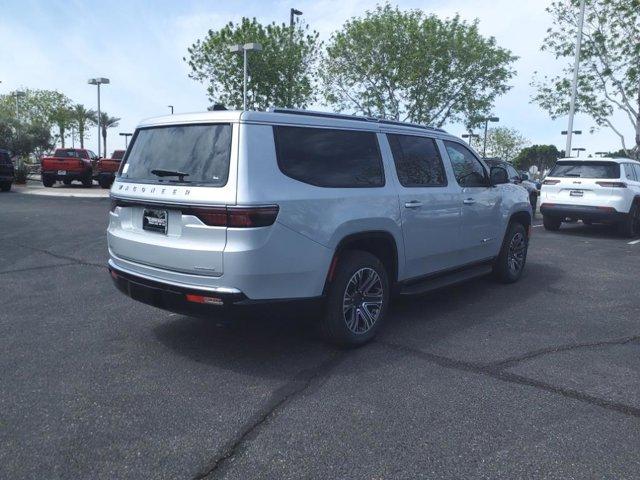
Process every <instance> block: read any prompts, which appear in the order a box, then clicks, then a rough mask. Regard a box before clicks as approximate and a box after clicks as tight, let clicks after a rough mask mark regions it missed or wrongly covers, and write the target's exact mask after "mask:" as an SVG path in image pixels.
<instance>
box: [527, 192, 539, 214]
mask: <svg viewBox="0 0 640 480" xmlns="http://www.w3.org/2000/svg"><path fill="white" fill-rule="evenodd" d="M529 203H530V204H531V216H532V217H534V218H535V216H536V206H537V205H538V195H537V194H535V193H532V194H531V195H529Z"/></svg>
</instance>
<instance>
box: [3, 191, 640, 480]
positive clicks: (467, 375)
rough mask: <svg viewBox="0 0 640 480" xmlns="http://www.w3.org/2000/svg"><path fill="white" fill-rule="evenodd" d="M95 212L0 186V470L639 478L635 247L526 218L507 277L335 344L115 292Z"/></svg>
mask: <svg viewBox="0 0 640 480" xmlns="http://www.w3.org/2000/svg"><path fill="white" fill-rule="evenodd" d="M108 208H109V203H108V200H107V199H88V198H54V197H46V196H39V195H24V194H20V193H16V192H11V193H8V194H2V195H0V285H1V287H2V288H1V289H0V305H2V307H1V309H0V478H3V479H5V478H6V479H12V480H13V479H23V478H25V479H26V478H63V479H84V478H91V479H113V478H118V479H143V478H144V479H147V478H149V479H151V478H154V479H160V478H162V479H167V478H207V479H209V478H228V479H249V478H276V479H289V478H290V479H298V478H317V479H331V478H348V479H383V478H385V479H387V478H389V479H405V478H406V479H413V478H429V479H440V478H447V479H453V478H492V479H496V478H504V479H515V478H518V479H519V478H523V479H524V478H526V479H535V478H557V479H572V478H575V479H583V478H617V479H622V478H640V316H639V312H640V295H638V284H639V282H638V278H640V277H639V273H640V243H635V244H630V243H629V240H625V239H622V238H619V237H617V236H616V235H615V233H613V232H611V231H610V230H609V229H607V228H606V227H598V226H594V227H586V226H583V225H581V224H576V225H570V226H567V227H563V229H562V230H561V231H560V232H558V233H549V232H545V231H544V229H543V228H540V227H538V226H536V227H535V228H534V229H533V238H532V241H531V246H530V250H529V259H528V265H527V270H526V272H525V277H524V278H523V279H522V281H521V282H519V283H517V284H515V285H509V286H503V285H498V284H495V283H493V282H492V281H491V280H490V279H478V280H475V281H472V282H470V283H467V284H464V285H462V286H458V287H456V288H451V289H448V290H444V291H440V292H437V293H434V294H431V295H429V296H423V297H419V298H415V299H411V300H404V301H402V302H400V303H399V304H397V305H396V306H395V308H394V310H393V315H392V321H391V322H389V323H388V324H387V326H386V328H385V329H384V331H383V332H382V335H381V336H380V337H379V338H378V340H377V341H375V342H374V343H372V344H370V345H368V346H366V347H363V348H360V349H357V350H348V351H345V350H338V349H335V348H332V347H330V346H327V345H325V344H324V343H322V342H321V341H319V339H318V337H317V334H316V333H315V332H314V329H313V328H312V327H313V319H312V317H306V318H302V319H301V318H296V317H295V316H286V317H281V316H276V315H261V314H260V313H257V314H255V315H253V316H251V317H249V318H241V319H238V320H236V321H235V322H233V323H231V324H227V323H222V324H221V323H220V322H216V321H214V320H210V321H208V320H202V319H193V318H187V317H183V316H180V315H175V314H171V313H167V312H164V311H161V310H157V309H154V308H152V307H148V306H146V305H142V304H138V303H136V302H134V301H132V300H130V299H128V298H127V297H125V296H123V295H122V294H120V293H119V292H118V291H116V290H115V288H114V287H113V286H112V284H111V279H110V277H109V275H108V273H107V271H106V268H105V263H106V258H107V255H106V254H107V251H106V240H105V228H106V223H107V212H108ZM539 223H540V219H539V218H538V219H537V220H536V224H539Z"/></svg>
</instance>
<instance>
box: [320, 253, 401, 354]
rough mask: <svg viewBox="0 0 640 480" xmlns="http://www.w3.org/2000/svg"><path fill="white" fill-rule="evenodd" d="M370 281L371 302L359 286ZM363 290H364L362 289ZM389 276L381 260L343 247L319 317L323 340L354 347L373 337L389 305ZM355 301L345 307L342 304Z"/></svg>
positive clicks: (382, 321) (365, 284)
mask: <svg viewBox="0 0 640 480" xmlns="http://www.w3.org/2000/svg"><path fill="white" fill-rule="evenodd" d="M369 282H373V283H371V284H370V285H369V286H368V290H367V291H368V292H369V294H370V295H371V298H370V300H371V302H370V303H369V305H368V306H365V305H364V304H363V302H364V300H366V297H363V296H362V293H361V291H360V289H361V288H362V286H363V285H364V286H365V288H366V287H367V284H368V283H369ZM365 293H366V292H365ZM389 293H390V289H389V277H388V275H387V271H386V269H385V267H384V265H383V264H382V262H381V261H380V260H379V259H378V258H377V257H375V256H374V255H372V254H370V253H368V252H364V251H360V250H351V251H346V252H344V253H342V254H341V255H340V257H339V258H338V264H337V266H336V271H335V276H334V279H333V281H331V283H330V284H329V286H328V295H327V303H326V306H325V311H324V315H323V317H322V319H321V321H320V326H321V329H322V333H323V335H324V337H325V339H326V340H328V341H329V342H331V343H335V344H338V345H341V346H348V347H356V346H360V345H364V344H365V343H367V342H369V341H370V340H371V339H373V338H374V337H375V336H376V334H377V333H378V331H379V329H380V327H381V325H382V324H383V323H384V320H385V317H386V315H387V311H388V308H389V298H390V296H389ZM349 298H351V303H352V304H354V303H355V305H354V306H353V307H352V308H350V309H348V310H346V311H345V304H346V303H348V302H349Z"/></svg>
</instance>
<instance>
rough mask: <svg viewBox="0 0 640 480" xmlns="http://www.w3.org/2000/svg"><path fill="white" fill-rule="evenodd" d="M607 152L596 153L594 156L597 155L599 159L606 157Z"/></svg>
mask: <svg viewBox="0 0 640 480" xmlns="http://www.w3.org/2000/svg"><path fill="white" fill-rule="evenodd" d="M608 153H609V152H596V155H599V156H600V157H604V156H605V155H607V154H608Z"/></svg>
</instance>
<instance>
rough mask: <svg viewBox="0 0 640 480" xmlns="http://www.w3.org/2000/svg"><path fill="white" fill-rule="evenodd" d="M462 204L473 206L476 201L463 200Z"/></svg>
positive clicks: (471, 199)
mask: <svg viewBox="0 0 640 480" xmlns="http://www.w3.org/2000/svg"><path fill="white" fill-rule="evenodd" d="M462 203H464V204H465V205H473V204H474V203H476V201H475V199H473V198H465V199H464V200H463V201H462Z"/></svg>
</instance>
